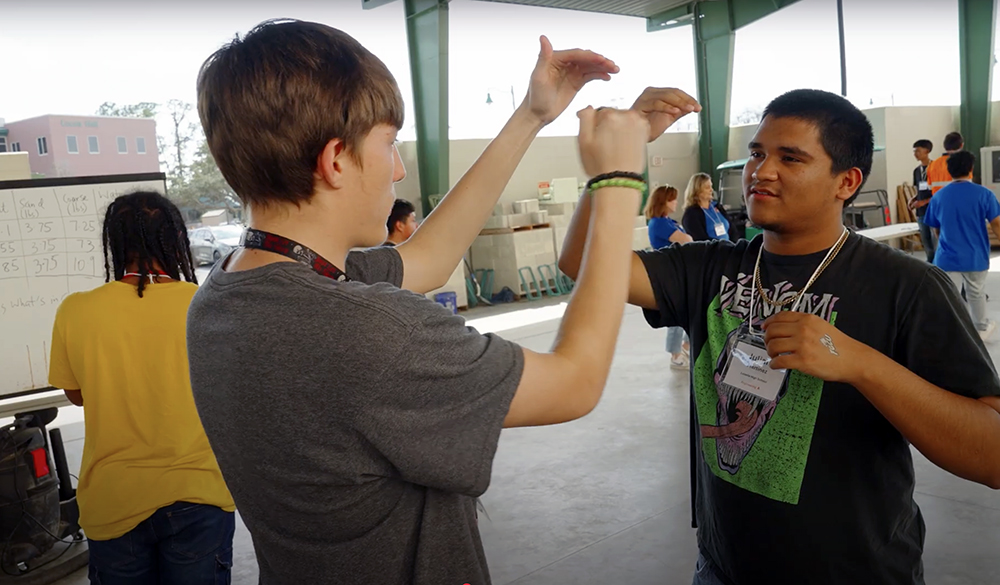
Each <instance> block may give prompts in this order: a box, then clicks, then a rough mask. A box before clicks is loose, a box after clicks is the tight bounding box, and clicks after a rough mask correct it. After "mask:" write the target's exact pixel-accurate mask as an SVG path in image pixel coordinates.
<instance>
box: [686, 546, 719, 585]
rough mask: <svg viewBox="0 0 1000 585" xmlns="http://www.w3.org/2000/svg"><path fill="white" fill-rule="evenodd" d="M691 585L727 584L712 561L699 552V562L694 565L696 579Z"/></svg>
mask: <svg viewBox="0 0 1000 585" xmlns="http://www.w3.org/2000/svg"><path fill="white" fill-rule="evenodd" d="M691 585H726V584H725V582H724V581H723V580H722V577H720V576H719V574H718V573H717V572H716V571H715V567H714V566H713V565H712V563H710V562H708V559H706V558H705V557H704V556H703V555H702V554H701V553H698V564H697V565H695V567H694V580H693V581H691Z"/></svg>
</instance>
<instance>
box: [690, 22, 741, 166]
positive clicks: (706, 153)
mask: <svg viewBox="0 0 1000 585" xmlns="http://www.w3.org/2000/svg"><path fill="white" fill-rule="evenodd" d="M729 8H730V4H729V2H699V3H697V4H695V13H694V43H695V61H696V63H695V65H696V70H697V72H698V99H699V101H700V102H701V105H702V110H701V117H700V118H699V122H700V124H701V140H700V142H701V144H700V157H699V162H700V167H701V170H702V171H704V172H706V173H709V174H710V175H712V176H713V177H714V178H715V180H716V183H717V182H718V177H716V173H715V167H717V166H719V165H720V164H722V163H724V162H726V161H727V160H729V97H730V94H731V93H732V81H733V48H734V46H735V45H736V42H735V41H736V35H735V34H734V33H733V26H732V18H731V14H730V10H729Z"/></svg>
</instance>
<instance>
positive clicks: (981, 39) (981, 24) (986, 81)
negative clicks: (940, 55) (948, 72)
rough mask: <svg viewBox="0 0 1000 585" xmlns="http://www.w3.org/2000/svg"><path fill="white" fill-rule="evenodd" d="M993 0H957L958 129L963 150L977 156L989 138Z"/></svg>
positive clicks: (978, 174)
mask: <svg viewBox="0 0 1000 585" xmlns="http://www.w3.org/2000/svg"><path fill="white" fill-rule="evenodd" d="M996 16H997V11H996V1H995V0H958V42H959V57H960V60H959V62H960V64H961V65H960V69H961V83H962V105H961V108H960V112H961V131H962V136H963V137H964V138H965V149H966V150H968V151H969V152H971V153H973V154H975V155H976V168H975V177H976V179H979V178H980V177H981V172H980V169H981V165H980V161H979V158H980V157H979V149H981V148H982V147H983V146H986V145H987V144H989V139H990V115H991V113H990V89H991V88H992V84H993V62H994V57H993V36H994V30H995V29H996Z"/></svg>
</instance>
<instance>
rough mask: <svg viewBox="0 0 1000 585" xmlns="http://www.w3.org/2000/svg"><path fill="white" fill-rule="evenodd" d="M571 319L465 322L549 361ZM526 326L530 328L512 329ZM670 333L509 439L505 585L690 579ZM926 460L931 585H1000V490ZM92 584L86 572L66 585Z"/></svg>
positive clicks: (920, 494) (548, 306)
mask: <svg viewBox="0 0 1000 585" xmlns="http://www.w3.org/2000/svg"><path fill="white" fill-rule="evenodd" d="M998 270H1000V266H998ZM988 286H989V292H990V295H991V298H992V299H993V300H992V301H991V302H990V310H991V313H992V314H993V318H995V319H998V320H1000V273H995V274H991V275H990V280H989V285H988ZM526 307H530V308H531V310H528V311H525V310H524V309H525V308H526ZM512 310H516V311H517V312H515V313H510V312H509V311H512ZM561 312H562V307H559V306H558V304H557V303H556V302H540V303H535V304H524V303H521V304H518V305H514V306H506V307H499V308H492V309H486V310H475V311H470V312H469V313H466V316H467V317H468V318H469V319H470V320H473V323H471V324H473V325H474V326H476V327H477V328H480V329H481V330H482V329H486V330H497V331H498V332H499V334H501V335H502V336H504V337H506V338H508V339H511V340H514V341H517V342H518V343H521V344H522V345H524V346H525V347H527V348H529V349H533V350H539V351H545V350H548V349H549V347H550V345H551V343H552V340H553V338H554V335H555V331H556V328H557V327H558V323H559V322H558V320H557V319H558V317H559V316H560V315H561ZM505 314H506V315H505ZM483 317H486V318H485V319H483ZM534 321H540V322H534ZM525 322H527V323H525ZM514 324H517V325H520V326H518V327H516V328H513V329H508V328H507V327H510V326H512V325H514ZM664 337H665V333H664V332H663V331H654V330H651V329H650V328H649V327H648V326H646V324H645V321H644V320H643V318H642V315H641V313H640V312H639V311H638V310H637V309H634V308H631V307H630V308H629V309H627V310H626V315H625V321H624V324H623V327H622V334H621V336H620V338H619V343H618V350H617V354H616V357H615V362H614V366H613V368H612V372H611V376H610V378H609V382H608V386H607V389H606V391H605V394H604V398H603V400H602V401H601V404H600V406H599V407H598V408H597V409H596V410H595V411H594V412H593V413H592V414H591V415H590V416H588V417H586V418H584V419H583V420H580V421H576V422H573V423H569V424H565V425H559V426H556V427H543V428H532V429H514V430H507V431H504V433H503V435H502V437H501V440H500V448H499V450H498V453H497V456H496V459H495V461H494V465H493V481H492V485H491V487H490V489H489V491H488V492H487V493H486V495H485V496H484V497H483V502H484V504H485V506H486V510H487V514H488V518H484V519H482V521H481V523H480V527H481V532H482V536H483V541H484V545H485V548H486V553H487V556H488V558H489V563H490V571H491V574H492V577H493V583H495V584H496V585H513V584H516V585H549V584H552V585H555V584H565V583H573V584H576V585H590V584H593V585H598V584H600V585H605V584H608V583H629V584H632V585H639V584H647V583H648V584H654V583H655V584H669V585H673V584H685V585H686V584H687V583H690V582H691V575H692V572H693V568H694V564H695V558H696V554H697V550H696V544H695V534H694V530H692V529H691V528H690V503H689V493H688V489H689V488H688V485H689V484H688V446H687V424H688V419H687V408H688V394H687V393H688V377H687V372H674V371H671V370H670V369H669V367H668V365H669V363H668V361H669V360H668V359H667V358H666V355H665V353H664V351H663V347H664ZM996 339H997V340H998V341H994V342H993V343H991V344H988V347H989V348H990V353H991V355H992V356H993V359H994V362H996V361H997V359H998V357H1000V332H998V333H997V335H996ZM929 341H930V342H933V340H929ZM914 457H915V460H916V466H917V495H916V499H917V502H918V503H919V504H920V506H921V508H922V509H923V513H924V517H925V519H926V522H927V543H926V548H925V555H924V562H925V568H926V577H927V583H929V584H934V585H939V584H940V585H951V584H955V585H958V584H962V585H965V584H972V583H977V584H978V583H997V582H1000V554H998V551H1000V492H994V491H991V490H989V489H988V488H986V487H983V486H979V485H977V484H973V483H970V482H967V481H964V480H961V479H958V478H956V477H954V476H952V475H950V474H948V473H947V472H944V471H942V470H940V469H938V468H937V467H935V466H934V465H933V464H931V463H929V462H928V461H927V460H926V459H925V458H923V457H922V456H921V455H920V454H919V453H916V452H914ZM235 551H236V558H235V570H234V574H233V583H234V584H237V585H244V584H246V585H252V584H255V583H257V568H256V564H255V561H254V556H253V547H252V544H251V541H250V536H249V534H248V533H247V531H246V528H245V527H244V526H243V525H242V524H239V526H238V530H237V535H236V543H235ZM86 582H87V581H86V573H85V572H80V573H78V574H77V575H74V576H73V577H70V578H67V579H64V580H62V581H59V582H58V585H83V584H85V583H86Z"/></svg>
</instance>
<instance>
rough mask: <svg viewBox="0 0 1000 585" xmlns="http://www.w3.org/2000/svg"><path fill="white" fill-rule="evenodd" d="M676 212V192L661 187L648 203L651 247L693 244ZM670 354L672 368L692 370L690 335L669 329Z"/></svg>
mask: <svg viewBox="0 0 1000 585" xmlns="http://www.w3.org/2000/svg"><path fill="white" fill-rule="evenodd" d="M675 211H677V189H676V188H675V187H672V186H670V185H664V186H662V187H658V188H657V189H656V190H655V191H653V194H652V195H650V196H649V199H648V200H647V201H646V219H647V220H648V221H649V225H648V229H649V243H650V244H651V245H652V246H653V248H655V249H657V250H659V249H660V248H666V247H667V246H670V245H673V244H686V243H688V242H690V241H692V239H691V236H689V235H688V234H687V233H685V231H684V228H682V227H681V226H680V225H679V224H678V223H677V222H676V221H674V219H673V218H671V217H670V214H672V213H674V212H675ZM667 351H669V352H670V367H671V368H673V369H675V370H686V369H688V368H689V367H690V362H689V358H688V342H687V334H685V333H684V330H683V329H681V328H680V327H670V328H669V329H667Z"/></svg>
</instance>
